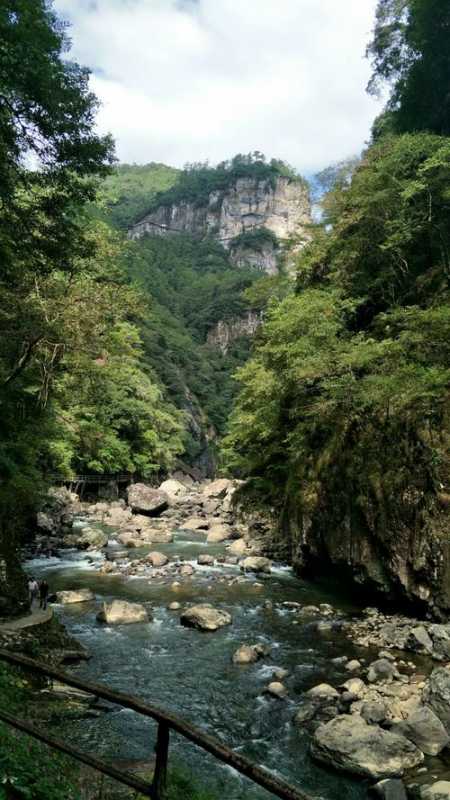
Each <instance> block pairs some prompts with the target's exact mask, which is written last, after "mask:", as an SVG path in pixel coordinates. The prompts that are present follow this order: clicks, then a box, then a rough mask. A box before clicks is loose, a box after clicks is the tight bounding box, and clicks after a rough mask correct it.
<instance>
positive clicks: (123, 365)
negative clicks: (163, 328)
mask: <svg viewBox="0 0 450 800" xmlns="http://www.w3.org/2000/svg"><path fill="white" fill-rule="evenodd" d="M141 359H142V350H141V343H140V338H139V333H138V331H137V329H136V328H135V327H134V326H132V325H130V324H129V323H125V322H122V323H118V324H117V325H116V326H115V327H112V328H110V329H108V332H107V335H106V336H105V338H104V340H103V341H102V350H101V354H99V357H98V358H96V359H92V355H90V354H87V355H86V354H83V355H82V357H80V356H79V355H77V356H76V357H75V358H74V359H72V360H71V361H68V362H67V363H66V366H67V371H66V372H65V374H64V375H63V376H62V377H61V378H60V379H58V381H57V384H56V387H55V393H54V394H55V400H54V403H55V416H56V421H57V428H56V430H55V432H54V435H53V436H52V437H51V438H50V440H49V445H48V448H49V454H50V460H51V464H52V468H53V470H54V471H56V472H57V473H58V474H66V475H73V474H80V473H81V474H83V473H100V474H101V473H110V474H111V473H115V472H132V473H133V472H136V473H137V474H138V475H140V476H143V477H151V475H152V474H154V473H159V472H161V471H162V470H169V469H170V468H171V467H172V466H173V463H174V458H175V456H176V455H177V454H179V453H180V452H182V451H183V439H182V430H183V419H182V416H181V414H179V413H178V412H177V411H176V410H175V408H174V407H173V406H171V405H170V404H169V403H167V401H165V400H164V397H163V395H162V391H161V388H160V386H159V385H158V383H157V382H156V381H155V379H154V377H153V376H152V375H151V374H149V373H148V370H144V369H142V366H141Z"/></svg>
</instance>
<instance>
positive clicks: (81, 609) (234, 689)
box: [28, 531, 367, 800]
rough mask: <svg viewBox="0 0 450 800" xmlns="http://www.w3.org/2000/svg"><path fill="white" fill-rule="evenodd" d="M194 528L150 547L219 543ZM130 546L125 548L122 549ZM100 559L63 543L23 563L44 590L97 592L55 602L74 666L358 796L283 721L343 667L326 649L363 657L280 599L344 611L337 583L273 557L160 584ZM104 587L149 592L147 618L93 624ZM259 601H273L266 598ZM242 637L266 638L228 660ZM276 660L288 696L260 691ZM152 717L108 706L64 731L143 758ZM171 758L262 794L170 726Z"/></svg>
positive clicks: (99, 747)
mask: <svg viewBox="0 0 450 800" xmlns="http://www.w3.org/2000/svg"><path fill="white" fill-rule="evenodd" d="M204 539H205V537H204V536H203V535H201V534H199V535H194V534H189V535H187V533H186V532H182V531H178V532H176V533H175V539H174V542H173V543H172V544H170V545H157V546H156V548H157V549H158V550H160V551H162V552H165V553H167V555H169V556H170V557H171V558H174V557H175V556H176V555H178V556H181V557H182V558H183V559H184V560H185V561H186V562H188V563H189V562H191V563H193V564H196V559H197V556H198V554H199V553H205V552H209V553H212V554H218V553H223V551H224V547H223V546H222V545H205V541H204ZM148 549H149V548H147V550H148ZM153 549H155V546H153ZM113 552H114V548H112V553H113ZM112 553H111V552H110V556H111V554H112ZM139 553H140V551H136V550H133V551H132V557H133V558H135V557H137V556H139ZM101 558H103V556H102V555H101V554H94V555H93V554H92V553H80V552H67V551H62V552H61V558H56V557H55V558H50V559H44V558H43V559H35V560H33V561H31V562H28V568H29V570H30V571H31V570H32V571H33V573H34V574H36V575H37V576H39V577H41V576H43V575H45V576H46V578H47V580H48V582H49V584H50V589H51V591H57V590H61V589H78V588H82V587H90V588H91V589H92V590H93V591H94V592H95V594H96V601H95V602H92V603H83V604H74V605H70V606H67V605H66V606H55V610H56V613H57V615H58V618H59V619H60V620H61V621H62V622H63V623H64V625H65V626H66V627H67V629H68V631H69V632H70V633H71V634H73V635H74V636H75V637H76V638H77V639H78V640H79V641H81V642H82V643H83V644H84V645H86V647H87V648H88V649H89V651H90V652H91V654H92V659H91V660H90V661H89V662H85V663H83V664H81V665H80V666H79V667H76V668H75V669H76V671H77V674H79V675H80V676H83V677H85V678H86V679H88V680H89V679H90V680H93V681H98V682H103V683H105V684H108V685H109V686H110V687H112V688H113V689H117V690H120V691H124V692H127V693H130V694H135V695H139V696H140V697H142V698H143V699H145V700H147V701H149V702H151V703H153V704H154V705H158V706H161V707H162V708H165V709H169V710H171V711H174V712H176V713H177V714H179V715H180V716H182V717H183V718H184V719H186V720H187V721H190V722H192V723H194V724H196V725H197V726H199V727H201V728H202V729H203V730H204V731H206V732H207V733H209V734H212V735H214V736H216V737H218V738H219V739H222V740H223V741H224V742H226V743H227V744H228V745H229V746H231V747H232V748H234V749H235V750H236V751H238V752H241V753H243V754H245V755H247V756H248V757H250V758H251V759H253V760H254V761H255V762H256V763H258V764H260V765H262V766H264V767H266V768H268V769H270V770H272V771H274V772H275V773H276V774H278V775H279V776H281V777H283V778H285V779H287V780H288V781H290V782H292V783H294V784H297V785H298V786H300V787H301V788H302V789H303V790H304V791H306V792H308V793H310V794H311V796H313V797H321V798H327V800H341V798H343V797H346V798H349V799H352V798H353V799H354V800H356V798H363V797H366V794H367V786H366V784H365V782H364V781H361V780H359V781H352V780H350V779H348V778H347V777H345V776H342V775H338V774H336V773H334V772H332V771H327V770H325V769H322V768H321V767H320V766H318V765H317V764H315V763H314V762H312V761H311V760H310V758H309V755H308V746H309V735H308V734H307V733H306V732H305V731H303V730H302V729H300V728H298V727H296V726H294V725H293V723H292V718H293V715H294V712H295V708H296V705H297V704H298V701H299V698H300V696H301V694H302V693H303V692H304V691H305V690H307V689H309V688H310V687H311V686H314V685H316V684H318V683H321V682H323V681H326V682H330V683H332V684H334V685H337V684H338V683H341V682H342V681H344V680H346V679H347V678H348V673H345V670H344V669H343V668H340V667H336V666H334V665H333V664H331V658H333V657H334V656H339V655H343V654H345V655H347V656H350V657H353V656H358V655H359V656H361V655H362V656H366V657H367V653H364V652H361V651H359V652H358V651H357V650H356V649H355V648H353V647H352V645H351V643H350V642H349V641H348V640H347V639H346V638H345V637H344V634H343V633H342V632H341V631H340V630H339V626H338V625H337V626H336V627H334V628H333V630H331V631H328V632H326V631H324V632H319V631H318V630H317V629H316V626H315V625H314V623H313V622H307V621H299V619H298V615H297V614H296V613H295V612H294V611H293V610H291V609H289V608H287V607H286V606H283V603H285V602H286V601H296V602H299V603H301V604H307V605H310V604H315V605H316V604H318V603H323V602H327V603H331V604H332V605H334V606H335V607H336V608H338V609H339V611H340V612H341V618H343V617H344V616H346V615H348V614H349V613H351V612H352V611H355V609H354V608H352V606H351V604H350V602H349V601H348V600H347V599H346V598H345V596H344V595H343V593H342V590H340V591H339V592H338V591H337V590H336V589H335V588H334V589H333V588H331V586H325V587H321V588H318V587H317V586H313V585H311V584H309V583H307V582H305V581H302V580H300V579H298V578H296V577H295V576H294V575H293V574H292V572H291V570H290V569H288V568H287V567H283V566H278V567H277V566H275V567H274V569H273V571H272V574H271V575H270V576H266V577H264V578H260V577H259V576H258V578H256V577H255V576H246V579H245V581H243V582H239V583H238V582H233V583H232V584H231V585H230V581H232V579H233V578H236V577H237V576H238V575H240V573H239V570H238V568H237V567H232V566H218V567H215V568H208V567H201V568H198V567H197V569H196V572H195V575H194V576H193V577H192V578H191V579H188V580H185V579H180V581H181V585H180V586H179V587H178V588H176V589H174V588H172V586H171V582H172V580H173V579H171V580H170V581H169V582H168V583H167V582H164V581H163V580H162V579H155V578H153V579H151V580H149V578H148V577H147V578H139V577H131V578H130V577H124V576H118V575H113V576H111V575H103V574H101V573H99V572H98V570H97V568H98V561H99V559H101ZM112 598H122V599H126V600H130V601H141V602H150V603H151V606H152V612H153V615H154V621H153V622H150V623H149V624H137V625H122V626H108V625H102V624H100V623H98V622H97V621H96V613H97V611H98V609H99V604H100V601H102V600H110V599H112ZM174 600H178V601H180V602H181V603H184V602H188V603H191V602H199V601H203V602H206V601H207V602H211V603H213V604H214V605H217V606H219V607H222V608H224V609H225V610H227V611H229V612H230V613H231V615H232V617H233V623H232V625H230V626H228V627H225V628H222V629H221V630H219V631H217V632H215V633H203V632H200V631H197V630H193V629H189V628H184V627H182V626H181V625H180V622H179V613H180V612H176V611H169V610H168V605H169V603H171V602H172V601H174ZM268 600H270V601H272V603H271V604H267V603H266V601H268ZM268 605H269V606H270V605H271V607H267V606H268ZM243 643H247V644H254V643H262V644H267V645H269V646H270V655H269V656H268V657H267V658H265V659H264V660H262V661H259V662H258V663H256V664H250V665H246V666H242V665H235V664H233V662H232V655H233V653H234V651H235V650H236V649H237V648H238V647H239V646H240V645H241V644H243ZM274 667H283V668H286V669H288V670H289V672H290V674H289V676H288V677H287V678H286V679H285V681H284V682H285V684H286V686H287V688H288V690H289V696H288V699H286V700H277V699H274V698H270V697H267V696H266V695H264V694H262V691H263V689H264V687H265V686H266V685H267V684H268V683H269V682H270V679H271V675H272V672H273V669H274ZM155 728H156V726H155V724H154V723H153V722H152V721H151V720H146V719H144V718H142V717H140V716H139V715H137V714H135V713H134V712H131V711H128V710H119V709H117V710H115V709H114V710H113V711H112V712H110V713H105V714H102V715H101V716H99V717H98V718H97V719H83V720H79V721H76V722H71V723H70V727H68V728H67V730H65V734H66V735H67V736H68V737H69V738H70V739H71V740H72V741H74V742H76V744H77V746H78V747H82V748H84V749H86V750H88V751H89V752H91V753H95V754H98V755H101V756H103V757H106V758H108V759H110V760H111V759H112V760H126V761H128V762H130V761H141V762H142V761H149V760H150V759H151V756H152V752H153V746H154V741H155V732H156V731H155ZM169 763H172V764H173V763H176V764H177V765H178V766H179V767H181V769H182V770H184V771H185V772H186V771H189V772H190V773H192V774H194V775H195V776H196V779H197V780H198V782H199V783H200V784H201V785H203V786H204V787H205V788H206V789H210V790H211V792H212V793H213V792H214V793H215V796H217V797H223V798H225V797H226V798H227V800H238V798H249V799H250V798H251V800H256V798H258V800H263V798H269V797H270V796H271V795H269V794H268V793H266V792H265V791H263V790H261V789H259V788H258V787H256V786H254V785H253V784H252V783H251V782H249V781H247V780H246V779H244V778H241V777H240V776H239V775H238V774H237V773H236V772H235V771H234V770H231V769H230V768H228V767H226V766H224V765H221V764H220V763H219V762H218V761H216V760H215V759H213V758H212V757H210V756H208V755H207V754H205V753H204V752H203V751H201V750H199V749H197V748H195V747H194V746H193V745H190V744H189V743H188V742H186V741H185V740H183V739H182V738H181V737H179V736H177V735H174V734H172V736H171V748H170V761H169Z"/></svg>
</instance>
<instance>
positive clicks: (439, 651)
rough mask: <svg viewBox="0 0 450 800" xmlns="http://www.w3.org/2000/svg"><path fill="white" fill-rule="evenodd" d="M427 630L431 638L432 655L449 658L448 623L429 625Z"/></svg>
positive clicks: (449, 634) (449, 632) (449, 628)
mask: <svg viewBox="0 0 450 800" xmlns="http://www.w3.org/2000/svg"><path fill="white" fill-rule="evenodd" d="M428 632H429V634H430V636H431V638H432V640H433V655H436V656H440V657H442V658H443V659H446V660H450V625H437V624H436V625H430V626H429V628H428Z"/></svg>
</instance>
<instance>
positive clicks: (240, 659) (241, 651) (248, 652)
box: [233, 644, 265, 664]
mask: <svg viewBox="0 0 450 800" xmlns="http://www.w3.org/2000/svg"><path fill="white" fill-rule="evenodd" d="M264 655H265V648H264V647H262V646H261V645H258V644H252V645H250V644H242V645H241V646H240V647H239V648H238V649H237V650H236V652H235V653H234V654H233V663H234V664H254V663H255V662H256V661H259V659H260V658H263V657H264Z"/></svg>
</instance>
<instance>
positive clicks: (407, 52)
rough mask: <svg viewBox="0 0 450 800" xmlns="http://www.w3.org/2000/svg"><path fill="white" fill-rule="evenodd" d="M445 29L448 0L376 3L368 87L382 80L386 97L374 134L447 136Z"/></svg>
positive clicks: (449, 53) (449, 62) (449, 82)
mask: <svg viewBox="0 0 450 800" xmlns="http://www.w3.org/2000/svg"><path fill="white" fill-rule="evenodd" d="M449 29H450V2H449V0H379V2H378V6H377V11H376V24H375V30H374V37H373V40H372V42H371V44H370V46H369V49H368V54H369V56H370V57H371V58H372V61H373V76H372V79H371V81H370V84H369V89H370V91H372V92H377V91H378V90H379V87H380V86H381V85H382V84H383V83H384V82H387V83H388V85H389V86H390V88H391V97H390V100H389V102H388V107H387V114H386V115H385V116H384V119H382V120H379V121H378V123H377V124H376V128H375V130H382V129H383V127H384V125H385V124H387V125H388V127H390V128H391V129H393V130H395V131H396V132H399V133H401V132H405V131H422V130H427V131H430V132H433V133H437V134H441V135H450V89H449V87H450V48H449V46H448V37H449Z"/></svg>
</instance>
